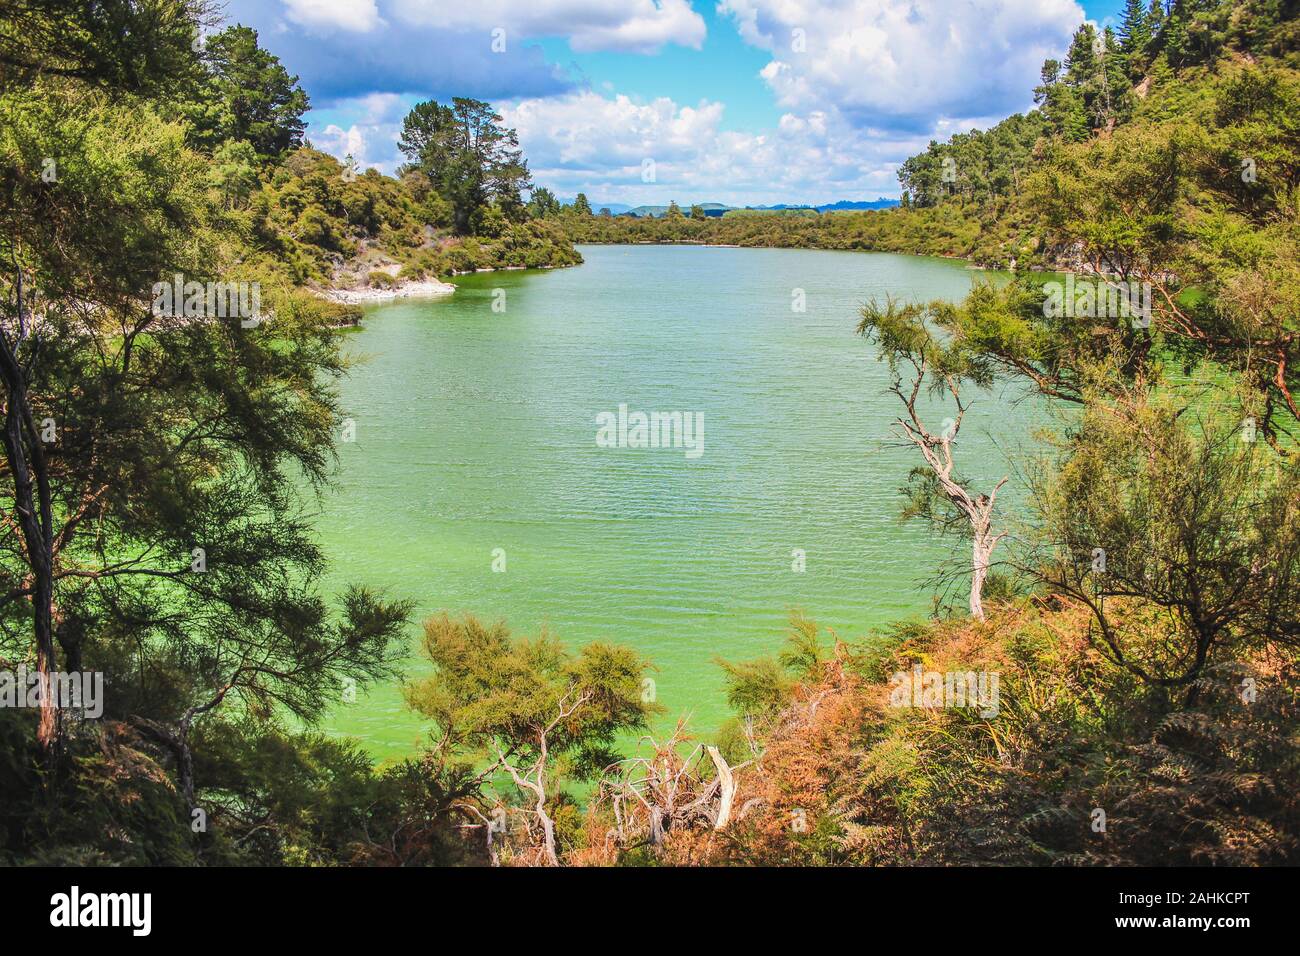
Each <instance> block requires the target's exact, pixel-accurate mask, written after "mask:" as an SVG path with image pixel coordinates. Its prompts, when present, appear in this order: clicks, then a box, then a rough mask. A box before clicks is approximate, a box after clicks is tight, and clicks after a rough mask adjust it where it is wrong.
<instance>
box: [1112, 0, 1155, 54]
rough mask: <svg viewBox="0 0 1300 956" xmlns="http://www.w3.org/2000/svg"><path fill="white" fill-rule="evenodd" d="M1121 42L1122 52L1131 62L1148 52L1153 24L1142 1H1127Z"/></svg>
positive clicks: (1120, 35) (1121, 27) (1120, 32)
mask: <svg viewBox="0 0 1300 956" xmlns="http://www.w3.org/2000/svg"><path fill="white" fill-rule="evenodd" d="M1119 41H1120V43H1119V48H1120V51H1121V52H1122V53H1123V54H1124V55H1125V56H1126V57H1127V58H1128V59H1129V61H1130V62H1132V61H1133V60H1134V59H1136V58H1137V57H1140V56H1142V55H1143V54H1144V53H1145V52H1146V48H1147V44H1148V43H1150V42H1151V23H1150V20H1149V19H1148V16H1147V10H1146V7H1145V6H1143V3H1142V0H1125V3H1124V19H1123V22H1122V23H1121V24H1120V28H1119Z"/></svg>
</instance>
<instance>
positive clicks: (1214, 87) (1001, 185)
mask: <svg viewBox="0 0 1300 956" xmlns="http://www.w3.org/2000/svg"><path fill="white" fill-rule="evenodd" d="M1166 7H1168V9H1166ZM1298 46H1300V38H1298V37H1297V30H1296V25H1295V4H1294V3H1290V2H1272V0H1250V2H1240V3H1222V2H1218V0H1187V2H1182V0H1179V2H1176V3H1172V4H1165V5H1162V4H1161V3H1160V2H1159V0H1156V2H1153V3H1152V5H1151V6H1150V7H1144V6H1143V5H1142V3H1140V2H1139V0H1130V2H1129V4H1128V6H1127V8H1126V12H1125V16H1124V22H1123V24H1122V25H1121V27H1120V28H1119V30H1118V31H1112V30H1111V29H1109V28H1107V29H1106V30H1104V31H1103V32H1102V33H1100V34H1099V33H1098V32H1097V30H1096V29H1095V28H1094V27H1093V26H1092V25H1091V24H1084V25H1083V26H1082V27H1080V28H1079V30H1078V32H1077V33H1076V34H1075V36H1074V38H1073V41H1072V42H1071V44H1070V47H1069V49H1068V51H1065V55H1064V57H1063V58H1062V59H1061V60H1055V59H1051V60H1048V61H1047V62H1046V63H1044V64H1043V70H1042V78H1041V83H1040V84H1039V86H1038V87H1037V88H1036V89H1035V90H1034V100H1035V102H1036V103H1037V104H1038V105H1037V107H1036V108H1035V109H1033V110H1031V111H1030V112H1029V113H1027V114H1016V115H1014V116H1011V117H1008V118H1007V119H1005V120H1003V121H1002V122H1000V123H998V124H997V125H996V126H993V127H992V128H990V129H988V130H984V131H980V130H975V131H973V132H970V133H959V134H957V135H955V136H953V137H952V138H951V139H949V140H948V141H947V142H944V143H938V142H931V143H930V145H929V147H928V148H927V149H926V150H925V152H923V153H920V154H918V155H916V156H913V157H911V158H910V159H908V160H907V161H906V162H904V163H903V164H902V166H901V167H900V168H899V172H898V178H899V183H900V185H901V187H902V191H903V202H902V206H901V207H900V208H898V209H894V210H883V211H872V212H862V213H856V212H845V213H837V214H834V215H823V216H821V217H814V218H810V219H807V220H805V219H791V218H788V217H778V216H762V215H761V214H757V213H755V214H752V215H751V216H750V217H746V221H744V222H741V221H739V220H738V219H736V218H734V217H731V216H728V217H726V218H724V219H721V220H708V219H703V218H702V217H701V218H700V219H696V218H693V217H687V216H679V217H674V216H672V215H671V214H670V216H669V217H668V218H667V219H660V220H643V219H631V218H628V217H601V216H594V217H592V216H586V215H581V214H578V213H575V211H574V210H572V209H565V210H563V211H562V212H561V211H558V210H557V212H556V215H557V217H558V218H559V221H561V222H563V223H564V225H565V228H566V230H567V231H568V233H569V234H570V235H572V236H573V237H574V238H575V239H576V240H578V241H582V242H705V243H720V244H731V245H741V246H793V247H802V248H818V249H860V250H872V251H879V252H907V253H915V254H919V255H935V256H955V257H960V258H968V259H971V260H973V261H974V262H975V263H977V264H979V265H985V266H992V267H998V268H1008V267H1010V266H1011V265H1012V264H1013V263H1014V264H1015V265H1018V266H1020V267H1031V268H1053V267H1058V266H1061V267H1068V266H1070V265H1072V264H1076V265H1077V262H1075V261H1074V260H1073V258H1072V252H1071V250H1070V249H1067V248H1062V247H1061V246H1060V245H1059V244H1058V243H1056V242H1055V241H1054V239H1055V238H1056V237H1054V236H1052V235H1050V234H1049V232H1048V231H1047V230H1046V229H1044V223H1043V211H1042V208H1041V205H1040V204H1039V202H1038V194H1037V193H1036V192H1035V186H1036V185H1041V184H1042V183H1043V182H1044V181H1045V180H1046V179H1047V178H1049V177H1050V175H1051V171H1052V170H1053V169H1054V168H1055V167H1056V166H1057V164H1058V163H1061V162H1063V161H1065V160H1066V157H1067V156H1070V155H1072V153H1071V152H1070V147H1071V146H1073V145H1076V144H1081V145H1083V146H1084V147H1085V148H1090V147H1088V144H1090V143H1095V142H1105V141H1107V140H1109V139H1110V138H1111V137H1112V136H1113V135H1116V134H1117V132H1119V131H1123V133H1122V135H1125V136H1127V137H1129V138H1130V139H1134V140H1136V139H1141V138H1145V137H1148V136H1150V137H1170V136H1177V135H1200V134H1208V135H1211V136H1218V137H1219V138H1220V139H1222V138H1223V137H1226V136H1230V135H1231V131H1230V129H1229V127H1231V126H1232V125H1234V124H1235V123H1236V122H1237V121H1238V119H1239V117H1238V116H1237V115H1235V114H1232V113H1230V112H1225V111H1224V110H1223V109H1221V108H1216V106H1215V104H1216V103H1220V102H1222V101H1223V99H1224V98H1225V97H1231V96H1234V95H1236V94H1234V93H1233V92H1232V90H1233V89H1234V88H1235V87H1234V86H1233V84H1234V82H1235V79H1234V77H1235V76H1236V73H1235V72H1234V69H1235V70H1240V69H1241V68H1245V67H1259V68H1261V69H1262V70H1263V72H1264V73H1265V74H1266V75H1267V76H1268V77H1269V78H1270V79H1269V80H1268V82H1269V83H1270V84H1273V83H1276V84H1277V88H1278V95H1279V96H1281V97H1283V98H1284V102H1286V103H1287V104H1289V106H1291V107H1294V105H1295V101H1294V99H1293V98H1292V99H1289V100H1287V99H1285V98H1286V97H1293V96H1294V88H1295V86H1294V82H1292V81H1293V80H1294V77H1295V73H1294V71H1295V69H1296V67H1297V60H1296V57H1297V52H1296V51H1297V47H1298ZM1243 105H1244V104H1243ZM1273 132H1275V133H1277V132H1285V130H1274V131H1273ZM1221 145H1224V144H1221ZM1233 145H1234V146H1244V145H1245V144H1244V143H1240V142H1238V143H1234V144H1233ZM1261 145H1263V144H1261ZM1243 158H1244V157H1243ZM1251 158H1255V159H1256V161H1257V162H1258V157H1251ZM670 220H671V221H670Z"/></svg>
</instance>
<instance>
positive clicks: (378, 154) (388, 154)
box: [308, 93, 410, 174]
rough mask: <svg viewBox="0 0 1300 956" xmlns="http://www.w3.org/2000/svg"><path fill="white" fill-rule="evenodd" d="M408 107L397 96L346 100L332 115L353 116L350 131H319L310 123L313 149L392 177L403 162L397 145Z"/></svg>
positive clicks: (374, 95)
mask: <svg viewBox="0 0 1300 956" xmlns="http://www.w3.org/2000/svg"><path fill="white" fill-rule="evenodd" d="M409 108H410V103H409V102H408V101H407V100H406V99H404V98H403V97H400V96H398V95H396V94H394V93H371V94H369V95H367V96H360V97H356V98H354V99H350V100H343V101H341V102H340V103H339V104H338V105H337V106H336V107H335V108H334V110H332V112H333V111H335V110H336V111H337V112H339V113H343V114H346V115H348V116H349V117H351V118H352V122H351V123H350V124H349V126H348V128H347V129H344V128H343V127H341V126H339V125H338V124H337V123H327V124H326V125H325V126H324V128H323V129H318V128H317V127H318V125H319V124H316V123H310V124H309V125H310V127H311V128H310V132H309V134H308V138H309V139H310V140H311V143H312V145H313V146H315V147H316V148H317V149H319V150H321V151H322V152H326V153H329V154H330V155H331V156H333V157H335V158H336V159H338V160H339V161H340V162H342V161H343V160H344V159H345V158H347V157H348V156H351V157H352V158H353V159H354V160H355V161H356V164H357V166H358V168H360V169H367V168H370V167H372V166H373V167H374V168H375V169H378V170H379V171H380V172H384V173H389V174H391V173H393V172H394V170H396V168H397V166H398V165H399V162H400V158H399V157H398V154H397V147H396V143H397V138H398V135H399V133H400V132H401V124H402V118H403V117H404V116H405V115H406V112H407V110H408V109H409ZM308 119H309V120H310V117H308ZM345 122H347V121H346V120H345Z"/></svg>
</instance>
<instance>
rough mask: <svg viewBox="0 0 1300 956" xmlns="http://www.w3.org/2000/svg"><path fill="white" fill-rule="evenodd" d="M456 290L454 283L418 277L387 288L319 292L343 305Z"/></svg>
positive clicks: (438, 293) (443, 293) (365, 303)
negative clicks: (418, 278)
mask: <svg viewBox="0 0 1300 956" xmlns="http://www.w3.org/2000/svg"><path fill="white" fill-rule="evenodd" d="M455 291H456V287H455V286H454V285H450V284H448V283H446V282H440V281H438V280H437V279H420V280H412V281H410V282H399V283H397V284H395V285H392V286H389V287H388V288H386V289H384V288H360V289H326V290H325V291H323V292H321V293H320V294H321V295H322V296H324V297H325V298H327V299H329V300H331V301H332V302H341V303H342V304H343V305H369V304H371V303H373V302H390V301H392V300H393V299H405V298H408V297H410V296H423V295H450V294H451V293H453V292H455Z"/></svg>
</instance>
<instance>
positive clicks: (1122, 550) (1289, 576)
mask: <svg viewBox="0 0 1300 956" xmlns="http://www.w3.org/2000/svg"><path fill="white" fill-rule="evenodd" d="M1249 438H1250V436H1249V435H1248V434H1246V433H1244V432H1243V428H1242V425H1241V422H1240V421H1239V420H1238V419H1236V418H1235V416H1232V415H1231V414H1227V415H1224V414H1221V413H1211V414H1205V413H1203V412H1201V411H1200V410H1198V409H1196V408H1194V407H1192V406H1190V405H1189V404H1186V403H1184V402H1182V401H1180V400H1178V399H1177V398H1174V397H1172V396H1168V395H1165V396H1149V395H1148V394H1147V393H1146V392H1145V391H1144V390H1141V389H1135V390H1132V391H1131V392H1129V393H1128V394H1126V395H1122V396H1119V397H1117V398H1114V399H1108V400H1098V401H1096V402H1093V403H1090V404H1089V405H1088V406H1087V407H1086V411H1085V414H1084V418H1083V420H1082V421H1081V422H1079V424H1078V427H1077V428H1076V429H1075V430H1074V431H1073V432H1072V434H1071V435H1069V436H1068V437H1066V438H1065V439H1064V441H1063V442H1062V446H1061V453H1062V454H1061V458H1060V461H1059V462H1052V463H1050V464H1047V465H1045V467H1043V468H1042V469H1040V472H1039V477H1038V478H1036V479H1035V482H1034V484H1035V495H1036V500H1037V502H1038V510H1039V512H1040V514H1041V515H1042V516H1043V523H1042V526H1041V528H1040V533H1041V536H1042V541H1043V542H1044V548H1045V550H1044V551H1043V552H1041V553H1039V554H1037V555H1036V556H1035V557H1034V563H1035V565H1036V567H1037V568H1038V569H1039V571H1038V573H1039V574H1040V575H1041V576H1042V577H1043V579H1044V580H1045V581H1046V582H1047V583H1048V584H1049V586H1050V587H1052V588H1053V590H1054V591H1056V592H1057V593H1063V594H1066V595H1069V596H1070V597H1072V598H1074V599H1076V600H1079V601H1082V602H1083V603H1084V604H1086V605H1087V606H1088V607H1089V608H1090V609H1091V611H1092V614H1093V617H1094V620H1095V622H1096V625H1097V630H1096V632H1094V631H1093V630H1092V629H1091V628H1090V629H1089V637H1090V638H1093V639H1095V640H1096V641H1097V643H1098V645H1099V646H1100V648H1101V649H1102V651H1103V652H1104V653H1105V654H1106V656H1107V657H1108V658H1109V659H1110V660H1111V661H1112V662H1113V663H1114V664H1116V665H1117V666H1119V667H1123V668H1125V669H1127V670H1129V671H1131V672H1132V673H1134V674H1136V675H1137V676H1138V677H1139V678H1141V679H1142V680H1143V681H1145V682H1147V683H1149V684H1152V685H1154V686H1158V687H1166V688H1180V687H1182V688H1191V689H1193V692H1194V688H1195V686H1196V682H1197V680H1198V679H1199V678H1200V676H1201V675H1202V672H1203V671H1204V670H1205V668H1206V667H1207V666H1210V665H1211V664H1212V663H1214V662H1215V660H1216V656H1217V655H1219V654H1220V653H1223V652H1226V653H1227V654H1228V655H1229V656H1230V657H1241V656H1244V655H1248V654H1250V653H1253V652H1255V651H1261V650H1262V649H1264V648H1266V647H1272V648H1279V647H1294V646H1296V645H1297V643H1300V629H1297V623H1296V622H1297V621H1298V620H1300V589H1298V588H1297V587H1296V583H1297V581H1300V496H1297V494H1296V487H1297V483H1296V475H1295V465H1294V463H1287V462H1284V461H1282V460H1280V459H1279V458H1277V457H1276V456H1274V455H1273V453H1272V452H1271V450H1269V449H1268V448H1267V446H1264V445H1263V444H1262V443H1258V442H1252V441H1250V440H1249ZM1244 439H1245V440H1244ZM1156 621H1158V622H1159V624H1158V625H1157V624H1156V623H1155V622H1156ZM1157 626H1158V627H1159V629H1160V632H1161V633H1162V635H1163V636H1162V639H1160V640H1155V641H1153V640H1151V638H1150V634H1151V631H1152V628H1153V627H1157ZM1224 645H1232V646H1231V647H1225V646H1224Z"/></svg>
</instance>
